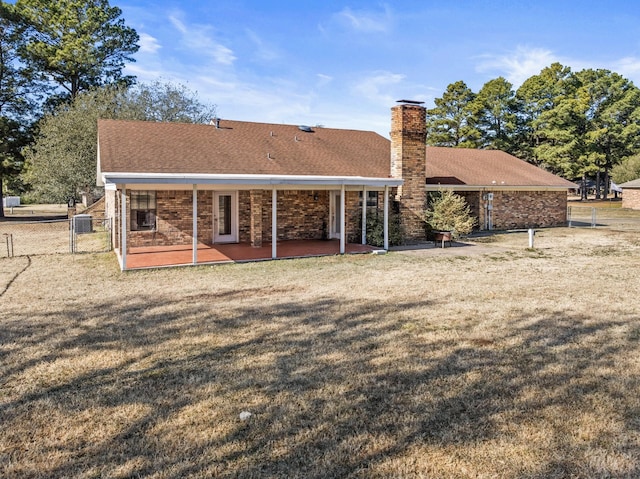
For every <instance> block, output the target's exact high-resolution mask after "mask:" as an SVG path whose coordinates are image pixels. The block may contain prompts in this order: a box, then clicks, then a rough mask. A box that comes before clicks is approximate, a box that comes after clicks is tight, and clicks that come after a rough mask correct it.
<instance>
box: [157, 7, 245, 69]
mask: <svg viewBox="0 0 640 479" xmlns="http://www.w3.org/2000/svg"><path fill="white" fill-rule="evenodd" d="M180 16H181V15H180V14H178V13H176V14H173V15H170V16H169V21H170V22H171V24H172V25H173V26H174V27H175V28H176V29H177V30H178V31H179V32H180V33H181V34H182V42H183V44H184V46H185V47H186V48H187V49H189V50H196V51H197V52H198V53H200V54H203V55H207V56H209V57H211V58H213V60H214V61H215V62H216V63H220V64H222V65H231V64H233V62H234V61H235V60H236V57H235V55H234V54H233V50H231V49H230V48H227V47H226V46H224V45H222V44H221V43H218V42H217V41H216V40H215V39H214V38H213V35H212V30H213V29H212V27H211V26H209V25H198V24H190V25H187V24H186V23H185V22H184V21H183V20H182V19H181V18H179V17H180Z"/></svg>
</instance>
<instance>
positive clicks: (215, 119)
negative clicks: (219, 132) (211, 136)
mask: <svg viewBox="0 0 640 479" xmlns="http://www.w3.org/2000/svg"><path fill="white" fill-rule="evenodd" d="M209 124H210V125H212V126H215V127H216V128H220V118H218V117H217V116H216V117H213V118H212V119H211V121H210V122H209Z"/></svg>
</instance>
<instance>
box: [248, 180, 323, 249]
mask: <svg viewBox="0 0 640 479" xmlns="http://www.w3.org/2000/svg"><path fill="white" fill-rule="evenodd" d="M271 194H272V193H271V191H264V192H263V194H262V221H261V224H262V241H266V242H270V241H271V204H272V201H271ZM240 195H241V196H242V197H246V200H245V201H240V203H241V206H240V241H241V242H251V202H250V196H249V192H242V191H241V192H240ZM316 197H317V200H316V199H315V198H316ZM277 201H278V211H277V214H278V240H287V239H322V238H325V237H327V235H328V232H329V192H328V191H294V190H291V191H278V192H277Z"/></svg>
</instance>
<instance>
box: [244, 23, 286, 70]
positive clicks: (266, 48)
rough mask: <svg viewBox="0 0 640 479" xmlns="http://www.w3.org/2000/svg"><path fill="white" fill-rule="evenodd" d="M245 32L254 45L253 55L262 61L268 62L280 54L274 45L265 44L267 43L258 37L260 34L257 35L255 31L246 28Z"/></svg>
mask: <svg viewBox="0 0 640 479" xmlns="http://www.w3.org/2000/svg"><path fill="white" fill-rule="evenodd" d="M246 32H247V36H248V37H249V39H250V40H251V41H252V42H253V44H254V45H255V47H256V48H255V55H256V57H257V58H259V59H260V60H262V61H267V62H270V61H273V60H276V59H277V58H279V57H280V54H279V53H278V52H277V50H276V49H275V48H274V47H272V46H270V45H267V43H265V41H264V40H263V39H262V38H260V36H258V34H257V33H256V32H254V31H252V30H249V29H247V30H246Z"/></svg>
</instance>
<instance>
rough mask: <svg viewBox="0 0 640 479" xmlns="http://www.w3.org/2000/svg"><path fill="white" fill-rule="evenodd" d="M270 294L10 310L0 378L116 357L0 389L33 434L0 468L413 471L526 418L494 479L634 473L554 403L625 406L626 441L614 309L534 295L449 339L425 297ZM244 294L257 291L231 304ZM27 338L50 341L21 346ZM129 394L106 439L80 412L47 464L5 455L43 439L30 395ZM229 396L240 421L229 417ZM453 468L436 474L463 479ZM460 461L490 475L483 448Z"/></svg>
mask: <svg viewBox="0 0 640 479" xmlns="http://www.w3.org/2000/svg"><path fill="white" fill-rule="evenodd" d="M277 293H278V295H279V299H277V300H275V301H266V300H265V301H264V302H261V301H260V300H259V298H260V297H261V295H262V294H264V289H262V288H254V289H246V290H242V291H227V292H222V293H220V294H217V295H197V296H188V297H185V298H182V301H181V302H180V307H179V308H176V307H175V304H174V303H172V302H169V301H163V300H162V299H159V298H158V297H152V295H149V296H148V297H138V298H123V300H122V302H121V303H118V304H115V303H110V302H105V303H102V304H100V303H98V304H95V303H94V304H92V305H91V308H88V309H82V308H77V307H71V306H69V307H68V308H65V309H62V310H58V311H53V312H51V313H49V314H50V316H51V318H52V321H51V322H50V323H49V324H45V323H44V322H43V321H42V320H41V321H35V320H34V319H33V318H32V317H30V316H29V315H27V314H25V316H24V317H16V318H13V321H12V322H11V323H9V324H7V327H6V328H5V330H4V331H3V336H2V338H3V342H4V343H5V344H9V343H13V344H17V348H16V349H15V351H14V352H13V353H12V355H13V359H12V361H11V362H10V363H9V364H7V365H6V367H5V366H3V373H2V377H3V379H2V386H3V387H5V386H7V382H8V381H9V379H10V378H11V377H15V376H20V375H25V376H27V377H28V375H29V371H30V370H31V368H33V367H34V366H36V365H38V364H43V363H48V362H54V361H56V360H61V359H64V360H68V361H72V362H73V361H76V362H77V363H78V364H79V365H81V364H82V361H83V355H86V356H92V357H94V356H95V355H96V354H97V355H99V354H101V353H103V352H104V353H105V354H106V353H107V352H111V353H112V352H113V351H121V352H122V353H123V355H124V356H123V360H122V361H120V362H118V364H117V365H115V366H109V367H100V366H94V367H91V368H88V370H87V371H85V372H82V373H79V374H75V375H71V377H69V378H68V379H67V380H64V381H61V382H59V383H58V384H54V385H50V386H46V385H45V386H41V387H33V388H31V389H30V390H29V391H27V392H25V393H11V392H10V393H8V394H5V395H3V396H0V398H2V400H1V401H0V422H1V423H2V424H3V425H4V426H3V427H4V428H15V429H16V430H18V431H20V430H22V429H26V430H28V429H30V428H31V431H32V438H33V437H35V439H32V441H33V442H32V443H31V446H30V447H31V449H30V450H29V451H25V450H24V445H21V444H15V443H14V444H12V443H9V444H7V443H8V442H10V440H9V439H5V440H4V441H3V442H4V443H5V445H4V447H3V448H0V451H2V452H0V458H2V460H3V463H4V464H9V465H13V466H6V467H13V469H10V470H8V471H10V472H11V473H12V474H14V475H16V476H17V477H20V476H22V477H37V476H38V475H40V474H44V475H46V476H47V477H81V476H84V475H86V474H89V472H87V471H92V474H94V475H99V476H109V475H117V474H116V473H115V472H114V471H117V470H119V469H121V468H123V467H125V466H127V464H129V466H127V467H129V470H128V472H127V473H126V475H129V476H134V477H144V476H151V475H154V477H156V476H157V477H163V478H176V479H177V478H181V477H187V476H202V477H213V476H216V477H305V478H321V477H322V478H324V477H384V476H393V475H395V474H394V471H395V473H397V475H399V476H404V477H415V476H419V475H420V474H423V473H424V474H427V472H425V471H427V470H428V468H429V467H431V468H432V469H430V470H432V471H441V473H442V471H447V470H446V469H438V465H437V464H431V465H429V464H428V463H429V462H430V460H429V459H428V455H429V454H433V453H434V452H440V453H442V454H449V453H450V452H453V454H454V456H456V455H457V457H458V460H462V459H465V458H464V456H465V454H469V457H468V458H467V459H468V460H472V455H471V453H470V452H468V451H470V450H472V449H473V450H475V449H477V448H479V447H483V445H487V444H488V445H489V446H487V447H488V448H489V449H488V455H489V457H491V455H492V454H494V455H495V454H497V453H499V452H500V451H501V449H500V448H501V447H502V448H505V447H507V446H493V447H494V449H491V446H490V445H491V444H497V443H500V442H501V441H502V442H503V443H505V444H508V443H510V442H518V440H516V439H514V437H513V435H514V434H524V435H525V436H526V435H527V434H529V433H527V432H526V431H527V429H528V428H531V429H532V431H531V433H530V434H531V443H530V447H531V449H532V450H535V452H536V455H537V456H538V458H539V460H538V461H537V462H536V464H535V466H526V467H525V466H522V467H523V469H520V470H517V469H513V470H510V472H509V473H508V474H506V473H505V474H506V476H508V477H540V478H542V477H593V476H607V477H620V478H622V477H638V476H640V469H639V468H638V466H637V464H638V462H637V461H638V451H637V449H634V448H635V447H636V446H637V443H635V442H634V440H629V441H627V442H624V441H623V442H619V441H617V439H618V436H616V435H615V434H614V433H613V432H611V431H601V432H600V433H597V434H593V435H592V436H590V437H589V438H587V439H585V438H580V437H578V436H577V435H576V434H575V433H574V432H572V431H571V428H572V423H571V418H568V417H563V414H569V413H570V412H572V413H573V414H575V415H576V416H579V415H581V414H589V413H592V412H593V408H594V404H597V405H598V406H597V407H606V406H607V405H611V404H613V405H615V406H616V407H620V408H623V409H622V411H623V412H620V414H621V417H622V418H623V419H624V424H623V426H622V431H619V433H620V434H621V435H622V436H626V437H629V438H635V439H636V440H637V438H638V435H639V434H640V423H638V421H637V419H635V418H636V417H637V415H638V414H639V413H640V411H638V410H637V409H636V410H634V409H633V408H634V407H635V406H634V404H637V403H629V404H627V401H628V400H629V399H628V397H627V396H626V395H625V394H622V392H624V391H627V392H629V391H628V389H625V388H631V389H632V391H633V393H635V394H637V393H638V383H637V381H635V382H634V381H629V380H628V379H623V378H622V377H616V376H615V375H612V374H611V373H610V372H611V371H612V370H615V368H616V358H618V357H620V356H621V355H624V354H625V353H627V352H628V351H629V350H633V349H636V350H637V348H638V341H637V338H634V337H620V334H619V330H620V328H622V327H623V326H624V324H623V323H622V322H621V321H610V322H606V321H603V322H594V321H593V320H591V319H590V318H586V317H580V316H567V315H566V314H563V313H562V314H561V313H559V312H556V311H553V310H548V311H537V312H536V314H535V317H527V316H525V315H521V317H519V318H516V319H515V320H513V323H512V325H511V327H509V328H508V329H506V330H505V331H506V332H502V333H500V332H495V334H494V335H492V336H491V337H481V338H476V337H474V336H473V334H472V331H471V330H470V329H471V326H468V327H465V326H464V325H457V326H456V327H455V328H456V332H457V334H458V335H457V336H452V335H444V334H433V335H426V334H421V328H422V327H424V326H425V323H424V321H425V320H424V319H421V318H424V317H427V318H428V311H429V309H430V308H431V307H432V306H433V303H431V302H430V301H428V300H425V301H413V302H400V303H396V304H391V303H389V302H388V301H383V300H380V301H360V302H358V301H354V302H348V301H336V300H335V299H332V298H316V299H314V300H309V301H306V302H298V301H295V302H294V301H289V300H287V299H286V295H285V294H284V292H277ZM246 298H258V300H253V301H251V302H250V303H249V304H244V303H243V299H246ZM262 303H263V306H256V304H258V305H259V304H262ZM55 318H65V320H64V321H60V320H58V321H56V319H55ZM410 325H417V330H416V328H409V327H407V326H410ZM438 326H446V325H438ZM467 328H468V329H467ZM71 329H72V330H73V331H70V330H71ZM39 343H48V344H51V349H50V350H49V351H48V352H47V353H45V354H42V355H40V356H36V357H31V358H30V357H29V355H24V357H22V356H21V355H20V349H24V350H27V349H28V348H29V347H31V346H34V345H36V344H39ZM625 381H626V382H625ZM596 401H597V402H596ZM133 405H135V406H140V405H142V406H145V409H144V410H145V411H146V412H145V413H144V414H142V415H141V416H140V417H135V418H131V419H130V420H126V419H122V418H120V419H119V421H121V422H122V424H121V425H120V427H118V428H117V432H116V433H114V434H112V435H110V436H108V437H107V438H103V439H100V440H97V441H92V440H91V439H90V438H91V437H92V436H94V435H95V436H99V434H95V433H96V431H92V430H91V427H92V423H91V421H89V422H88V423H87V425H86V430H84V431H78V434H79V435H81V436H82V437H81V439H77V438H76V439H69V440H66V441H65V440H61V441H59V443H58V444H59V445H58V447H59V450H58V451H56V453H57V457H59V458H62V459H59V460H58V461H57V462H54V463H51V464H50V465H49V468H48V469H47V470H45V471H42V470H40V471H38V470H37V469H36V467H37V466H33V467H32V468H29V466H27V465H24V466H22V467H18V466H16V464H18V465H19V464H21V463H22V464H31V463H33V464H37V462H35V461H37V460H36V459H35V457H37V456H38V455H43V456H44V455H46V454H47V453H50V451H47V450H45V448H44V446H42V445H39V442H41V441H42V440H43V439H44V438H43V437H42V436H40V437H39V436H38V434H41V435H43V434H46V433H45V432H40V433H39V432H38V430H39V429H42V430H44V427H43V425H42V422H41V421H36V422H37V425H35V430H34V429H33V427H34V425H32V424H29V418H30V417H31V415H32V411H33V410H35V411H41V412H43V413H44V414H46V412H47V411H48V410H56V411H58V412H60V414H62V415H64V416H66V417H70V418H71V417H74V416H75V417H77V416H79V415H82V414H85V413H89V414H95V411H100V410H105V411H106V410H108V411H113V410H117V409H118V408H119V407H122V406H133ZM624 408H626V409H624ZM244 410H246V411H249V412H251V414H252V416H251V417H250V418H249V420H246V421H242V420H240V419H239V418H238V415H239V413H240V412H241V411H244ZM550 411H555V412H553V416H552V417H551V418H550V417H549V415H550V414H552V413H551V412H550ZM45 422H46V421H45ZM62 426H63V427H64V425H62ZM537 434H544V435H545V438H544V441H542V442H540V440H539V438H538V439H536V437H537V436H536V435H537ZM14 441H15V439H14ZM519 441H520V442H519V443H518V444H520V445H522V444H521V443H522V442H524V444H525V445H526V442H527V440H526V439H524V440H523V439H520V440H519ZM536 441H538V443H536ZM502 452H503V453H504V454H506V455H508V454H510V452H509V450H504V449H502ZM594 452H596V453H597V454H600V455H604V456H607V455H608V456H616V457H622V458H627V459H628V462H627V463H626V464H627V465H626V466H624V465H617V464H612V463H611V462H607V461H604V462H602V463H597V464H596V463H591V464H590V463H585V462H584V461H583V460H582V459H581V458H584V457H585V456H587V455H589V454H592V453H594ZM423 456H426V457H423ZM27 458H28V459H29V460H26V459H27ZM134 459H135V461H134V463H131V461H132V460H134ZM454 459H455V458H454ZM454 459H452V460H454ZM489 461H490V460H489ZM511 461H512V462H513V461H515V462H517V460H514V459H513V458H512V459H511ZM394 464H395V466H394ZM629 464H631V465H629ZM45 465H46V464H45ZM398 465H399V466H398ZM40 467H42V465H41V466H40ZM393 467H402V468H403V469H402V470H403V471H404V473H402V474H400V473H398V470H397V469H395V470H394V469H393ZM452 467H453V469H449V470H448V471H449V472H451V471H456V470H457V471H458V472H457V475H459V476H460V477H465V474H464V473H462V472H460V469H456V467H457V466H452ZM476 467H477V469H476V470H477V471H478V472H482V473H484V474H488V475H499V473H498V471H499V470H500V469H499V467H498V466H495V465H492V464H490V462H487V464H482V463H479V464H476ZM494 467H495V468H494ZM512 467H514V468H515V467H516V466H512ZM0 470H1V469H0ZM6 471H7V470H6ZM469 475H471V473H469Z"/></svg>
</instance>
